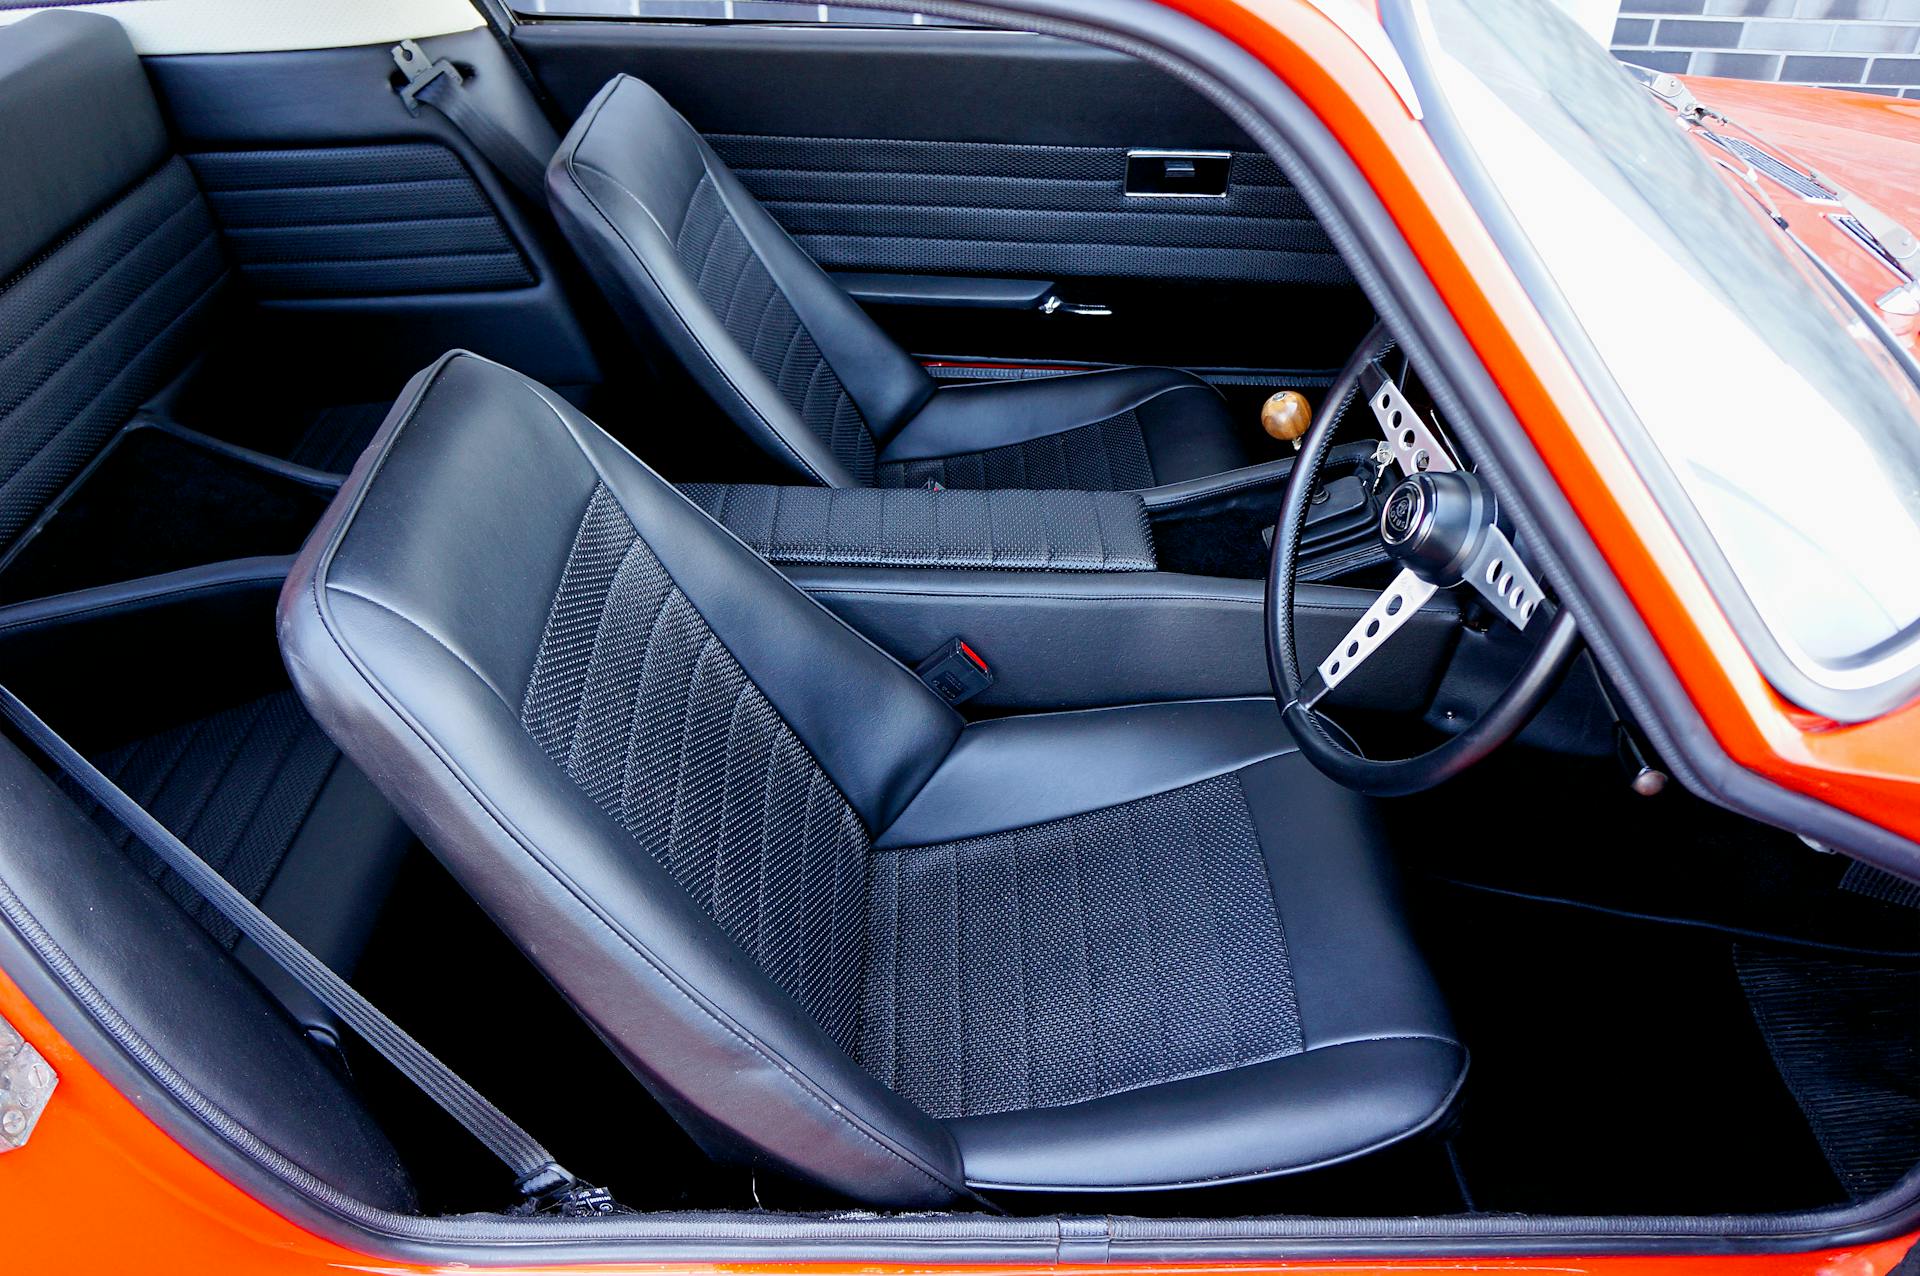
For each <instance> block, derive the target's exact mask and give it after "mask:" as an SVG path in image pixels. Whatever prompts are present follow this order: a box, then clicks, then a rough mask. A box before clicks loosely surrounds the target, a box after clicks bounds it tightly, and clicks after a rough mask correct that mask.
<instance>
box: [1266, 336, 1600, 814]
mask: <svg viewBox="0 0 1920 1276" xmlns="http://www.w3.org/2000/svg"><path fill="white" fill-rule="evenodd" d="M1392 346H1393V338H1392V337H1391V336H1389V335H1388V334H1387V331H1386V327H1385V325H1384V324H1376V325H1375V326H1374V328H1373V330H1372V331H1371V332H1369V333H1368V334H1367V336H1366V337H1365V339H1363V340H1362V341H1361V343H1360V345H1359V346H1358V347H1357V348H1356V349H1355V350H1354V352H1353V354H1352V355H1351V356H1350V357H1349V358H1348V360H1347V363H1346V366H1345V367H1343V368H1342V369H1341V370H1340V374H1339V375H1338V376H1337V377H1335V378H1334V382H1333V385H1332V386H1331V387H1330V388H1329V390H1328V392H1327V398H1326V403H1327V404H1328V405H1330V408H1329V410H1327V411H1324V412H1322V413H1321V415H1320V418H1319V419H1318V420H1317V421H1315V422H1314V423H1313V425H1312V427H1311V428H1310V429H1309V430H1308V431H1307V436H1306V438H1305V439H1304V440H1303V441H1302V443H1301V448H1300V453H1299V456H1298V457H1297V458H1296V459H1295V461H1294V465H1293V472H1292V474H1291V476H1290V477H1289V478H1288V480H1287V489H1286V495H1285V498H1284V501H1283V504H1282V506H1281V512H1280V518H1279V520H1278V521H1277V522H1276V523H1275V525H1274V531H1273V553H1272V556H1271V557H1270V558H1269V560H1268V563H1267V597H1266V616H1267V624H1266V632H1267V673H1268V676H1269V677H1270V678H1271V679H1272V682H1273V692H1274V698H1275V699H1276V700H1277V701H1278V703H1279V705H1280V713H1281V717H1282V718H1283V719H1284V720H1285V722H1286V724H1287V727H1288V729H1289V730H1291V731H1292V733H1293V737H1294V739H1295V740H1296V741H1297V742H1298V743H1299V745H1300V752H1301V753H1303V754H1304V755H1306V758H1307V760H1308V761H1309V762H1311V763H1312V764H1313V765H1314V767H1316V768H1317V769H1318V770H1319V771H1321V772H1322V773H1323V774H1325V775H1326V776H1327V777H1329V778H1330V779H1332V780H1334V781H1335V782H1336V783H1338V784H1341V785H1344V786H1345V787H1347V788H1349V789H1353V790H1355V791H1357V792H1360V793H1366V794H1370V795H1372V796H1374V797H1398V796H1402V795H1404V794H1408V793H1419V792H1422V791H1423V790H1426V789H1430V788H1433V787H1434V786H1436V785H1438V784H1442V783H1445V782H1446V781H1447V780H1450V779H1452V778H1453V777H1454V776H1456V775H1458V774H1460V773H1461V772H1462V771H1464V770H1466V769H1467V768H1468V767H1470V766H1472V765H1473V764H1474V763H1476V762H1478V761H1480V760H1481V759H1482V758H1484V757H1486V756H1487V755H1488V754H1490V753H1492V752H1493V751H1494V750H1495V749H1497V748H1499V747H1500V746H1501V745H1503V744H1505V743H1506V742H1507V741H1508V740H1510V739H1512V738H1513V736H1514V735H1515V734H1517V733H1518V732H1519V730H1520V728H1522V727H1524V726H1525V725H1526V724H1527V722H1528V720H1529V719H1531V718H1532V717H1533V715H1534V714H1535V713H1536V712H1537V711H1538V710H1539V708H1540V706H1541V705H1542V704H1544V703H1546V700H1547V697H1548V696H1550V695H1551V694H1552V693H1553V690H1554V688H1555V687H1556V686H1558V685H1559V682H1560V679H1561V677H1562V675H1564V674H1565V673H1566V670H1567V666H1568V665H1569V664H1570V663H1571V662H1572V660H1573V657H1574V655H1575V654H1576V653H1577V652H1578V651H1579V649H1580V635H1579V631H1578V629H1577V628H1576V627H1575V625H1574V622H1573V617H1572V615H1571V614H1570V613H1568V612H1567V611H1565V610H1564V609H1562V610H1560V611H1558V612H1556V613H1555V614H1554V615H1553V617H1552V620H1551V621H1550V623H1549V624H1548V627H1547V633H1546V636H1545V637H1544V638H1543V639H1542V640H1541V642H1540V643H1539V645H1538V646H1536V647H1535V648H1534V650H1533V652H1532V654H1530V655H1529V656H1528V658H1527V662H1526V664H1525V665H1524V666H1523V667H1522V668H1521V670H1520V672H1519V674H1518V675H1517V676H1516V677H1515V678H1514V680H1513V681H1512V682H1511V683H1509V684H1508V685H1507V689H1506V690H1505V691H1504V692H1502V693H1501V694H1500V698H1499V699H1497V700H1496V701H1494V703H1493V705H1492V706H1491V707H1490V708H1489V709H1488V710H1487V711H1486V712H1485V713H1483V714H1481V715H1480V717H1479V718H1477V719H1475V720H1474V722H1473V723H1472V724H1470V725H1469V726H1467V727H1466V728H1465V729H1464V730H1462V731H1461V732H1460V734H1459V735H1456V736H1454V737H1453V738H1452V739H1450V740H1448V741H1446V742H1445V743H1443V744H1440V745H1437V746H1435V747H1434V748H1432V749H1429V750H1427V751H1426V752H1425V753H1421V754H1418V755H1416V756H1414V757H1411V758H1400V759H1394V760H1390V761H1387V760H1378V759H1374V758H1368V757H1364V756H1362V755H1361V754H1359V753H1357V752H1355V751H1354V750H1353V749H1350V748H1348V747H1347V746H1346V745H1345V744H1343V743H1342V742H1341V741H1340V740H1339V739H1338V738H1337V736H1336V734H1335V732H1336V731H1338V728H1337V727H1335V728H1333V729H1332V730H1329V725H1330V724H1329V723H1328V721H1327V720H1326V719H1324V718H1322V717H1321V715H1320V714H1319V712H1318V711H1317V710H1315V709H1312V708H1309V707H1307V706H1306V705H1304V704H1302V703H1301V701H1300V694H1301V688H1302V686H1303V680H1302V678H1301V676H1300V660H1299V653H1298V651H1297V649H1296V648H1295V646H1294V640H1295V634H1294V625H1293V599H1294V586H1295V582H1296V578H1297V575H1298V571H1299V557H1300V536H1301V531H1302V529H1303V528H1304V527H1305V526H1306V519H1307V510H1308V507H1309V505H1310V503H1311V500H1312V496H1313V489H1314V487H1315V485H1316V484H1317V483H1318V482H1319V479H1320V470H1321V467H1322V466H1323V465H1324V464H1325V463H1326V458H1327V452H1328V451H1329V450H1330V448H1331V447H1332V444H1333V436H1334V433H1335V431H1336V430H1337V429H1338V427H1339V424H1340V421H1341V419H1342V418H1343V417H1344V416H1345V415H1346V412H1347V409H1348V408H1349V407H1350V406H1351V405H1352V403H1353V401H1354V400H1355V398H1356V397H1357V396H1358V393H1359V390H1360V385H1361V380H1362V377H1363V376H1364V374H1365V372H1366V370H1367V368H1368V367H1369V366H1371V365H1372V364H1373V362H1374V361H1375V360H1376V359H1378V358H1380V357H1381V356H1382V355H1383V354H1385V353H1386V352H1387V351H1388V350H1390V349H1391V348H1392ZM1339 734H1341V735H1344V734H1345V732H1339Z"/></svg>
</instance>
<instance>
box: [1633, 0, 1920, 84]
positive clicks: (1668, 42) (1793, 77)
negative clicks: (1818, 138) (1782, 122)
mask: <svg viewBox="0 0 1920 1276" xmlns="http://www.w3.org/2000/svg"><path fill="white" fill-rule="evenodd" d="M1613 51H1614V53H1616V54H1618V55H1619V56H1620V57H1621V58H1623V59H1625V60H1626V61H1628V62H1637V63H1639V64H1640V65H1642V66H1650V67H1653V68H1654V69H1655V70H1659V71H1670V72H1673V73H1674V74H1676V75H1724V76H1731V77H1733V78H1735V79H1742V80H1778V81H1783V82H1786V83H1792V84H1819V85H1825V86H1828V87H1832V88H1846V89H1853V90H1855V91H1857V92H1866V93H1882V94H1887V95H1890V96H1900V97H1920V0H1621V4H1620V16H1619V18H1618V20H1617V21H1616V22H1615V23H1614V28H1613Z"/></svg>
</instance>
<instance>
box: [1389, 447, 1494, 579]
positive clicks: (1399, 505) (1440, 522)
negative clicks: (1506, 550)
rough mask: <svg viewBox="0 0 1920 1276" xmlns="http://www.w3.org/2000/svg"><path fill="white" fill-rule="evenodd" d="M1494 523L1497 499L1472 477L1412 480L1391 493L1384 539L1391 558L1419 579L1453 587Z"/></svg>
mask: <svg viewBox="0 0 1920 1276" xmlns="http://www.w3.org/2000/svg"><path fill="white" fill-rule="evenodd" d="M1493 518H1494V503H1493V498H1492V496H1491V494H1489V493H1488V492H1487V490H1486V488H1485V487H1484V486H1482V485H1481V482H1480V480H1479V479H1478V478H1476V477H1474V476H1473V475H1471V474H1468V473H1465V472H1463V471H1459V470H1452V471H1441V472H1439V473H1422V474H1411V475H1408V476H1407V477H1406V478H1405V479H1403V480H1402V481H1401V482H1400V484H1399V486H1397V487H1395V488H1394V489H1393V490H1392V491H1391V492H1389V493H1387V503H1386V505H1385V507H1384V508H1382V509H1381V511H1380V539H1381V540H1382V541H1384V542H1385V543H1386V548H1387V553H1389V554H1391V555H1393V557H1395V558H1396V559H1398V560H1400V563H1401V565H1402V566H1404V567H1406V568H1407V569H1408V570H1410V571H1412V572H1413V573H1414V574H1415V575H1417V576H1420V577H1421V578H1423V579H1425V580H1428V581H1431V582H1432V583H1434V584H1436V585H1452V584H1454V583H1455V582H1457V581H1458V580H1459V579H1460V577H1461V573H1462V572H1464V571H1465V570H1466V567H1467V564H1468V563H1469V562H1471V561H1472V559H1473V553H1474V550H1475V549H1476V548H1478V546H1479V544H1480V541H1481V538H1482V537H1483V535H1484V534H1485V531H1486V528H1487V527H1488V526H1489V525H1490V524H1492V522H1493Z"/></svg>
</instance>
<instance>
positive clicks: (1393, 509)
mask: <svg viewBox="0 0 1920 1276" xmlns="http://www.w3.org/2000/svg"><path fill="white" fill-rule="evenodd" d="M1392 345H1393V339H1392V337H1390V336H1389V335H1388V334H1387V332H1386V328H1385V325H1376V326H1375V327H1374V329H1373V331H1371V332H1369V333H1368V334H1367V336H1366V338H1365V340H1363V341H1362V342H1361V343H1360V346H1359V348H1357V349H1356V350H1355V351H1354V352H1353V355H1352V356H1351V357H1350V358H1349V359H1348V360H1347V364H1346V366H1345V367H1344V368H1342V369H1341V370H1340V375H1339V376H1338V377H1336V378H1335V379H1334V383H1333V386H1332V388H1331V389H1330V390H1329V391H1328V392H1327V399H1326V402H1327V403H1329V404H1331V405H1332V410H1331V411H1328V412H1326V413H1324V414H1323V415H1322V416H1321V418H1320V419H1319V420H1318V421H1316V422H1314V424H1313V426H1312V427H1311V428H1310V429H1309V430H1308V432H1307V436H1306V438H1305V440H1304V441H1303V442H1302V444H1301V448H1300V454H1299V457H1298V459H1297V460H1295V462H1294V466H1293V473H1292V476H1291V478H1289V480H1288V482H1287V491H1286V498H1285V503H1284V505H1283V506H1282V507H1281V513H1280V519H1279V522H1278V523H1276V524H1275V525H1274V531H1273V558H1272V560H1271V562H1270V563H1269V565H1268V568H1267V672H1268V674H1269V675H1270V676H1271V677H1272V679H1273V692H1274V697H1275V699H1277V700H1278V701H1279V703H1280V705H1281V710H1280V712H1281V715H1282V716H1283V717H1284V718H1285V720H1286V724H1287V726H1288V728H1289V729H1290V730H1291V731H1292V732H1293V735H1294V738H1295V739H1296V740H1297V741H1299V744H1300V751H1301V752H1302V753H1304V754H1305V755H1306V756H1307V760H1308V761H1309V762H1311V763H1313V765H1314V766H1316V767H1318V768H1319V769H1320V770H1321V771H1322V772H1324V773H1325V774H1326V775H1327V776H1329V777H1330V778H1332V779H1333V780H1335V781H1337V782H1339V783H1340V784H1343V785H1345V786H1346V787H1347V788H1350V789H1355V790H1357V791H1359V792H1361V793H1368V794H1372V795H1374V796H1376V797H1396V796H1399V795H1402V794H1407V793H1418V792H1421V791H1422V790H1424V789H1430V788H1432V787H1434V786H1435V785H1437V784H1440V783H1442V782H1443V781H1446V780H1449V779H1451V778H1453V777H1454V776H1456V775H1458V774H1459V773H1460V772H1462V771H1464V770H1466V769H1467V768H1468V767H1470V766H1472V765H1473V764H1474V763H1476V762H1478V761H1480V759H1482V758H1484V757H1486V756H1487V755H1488V754H1489V753H1492V752H1493V751H1494V750H1495V749H1497V748H1499V747H1500V746H1501V745H1502V744H1505V743H1506V742H1507V741H1508V740H1509V739H1511V738H1512V737H1513V735H1514V733H1516V732H1517V731H1519V730H1520V728H1521V727H1523V726H1525V725H1526V724H1527V720H1528V719H1530V718H1532V717H1533V715H1534V713H1535V712H1536V711H1537V710H1538V709H1539V708H1540V706H1541V705H1542V704H1544V703H1545V702H1546V699H1547V697H1548V696H1549V695H1551V694H1552V693H1553V689H1554V687H1555V686H1557V685H1558V683H1559V681H1560V677H1561V675H1562V674H1564V673H1565V672H1566V669H1567V665H1568V663H1569V662H1570V661H1571V660H1572V659H1573V657H1574V654H1575V653H1576V652H1577V651H1578V650H1579V648H1580V635H1579V632H1578V631H1577V629H1576V628H1575V626H1574V623H1573V617H1572V616H1571V615H1570V614H1568V613H1567V612H1566V611H1563V610H1562V611H1554V610H1553V608H1552V605H1551V604H1550V603H1548V602H1547V600H1546V597H1545V595H1544V593H1543V592H1542V591H1541V588H1540V585H1539V583H1538V582H1537V581H1536V580H1535V579H1534V576H1533V573H1532V572H1531V571H1529V570H1528V569H1527V565H1526V563H1525V562H1524V561H1522V559H1521V557H1520V555H1519V553H1518V552H1516V551H1515V549H1514V547H1513V543H1512V542H1511V541H1510V540H1508V539H1507V536H1506V533H1505V532H1503V531H1501V530H1500V526H1499V523H1500V518H1499V514H1500V510H1499V504H1498V502H1497V501H1496V500H1495V499H1494V494H1493V491H1492V490H1491V489H1490V488H1489V487H1488V486H1487V485H1486V483H1485V482H1483V481H1482V480H1481V479H1480V478H1479V477H1477V476H1476V475H1474V474H1471V473H1469V472H1468V471H1465V470H1462V469H1460V468H1458V467H1457V466H1456V465H1455V464H1454V462H1453V458H1452V457H1451V456H1450V455H1449V454H1448V452H1447V450H1446V448H1445V447H1444V446H1442V445H1441V443H1440V441H1439V439H1438V438H1437V437H1436V436H1435V435H1434V433H1433V432H1432V431H1431V430H1430V429H1428V427H1427V425H1426V424H1425V423H1424V422H1423V421H1422V420H1421V419H1420V417H1419V414H1418V413H1416V412H1415V411H1414V409H1413V407H1412V405H1410V404H1409V403H1408V402H1407V401H1406V399H1405V398H1404V397H1403V396H1402V394H1401V392H1400V387H1399V386H1398V385H1396V384H1395V383H1394V381H1393V379H1392V378H1391V377H1390V376H1388V375H1387V373H1386V372H1385V370H1384V369H1382V368H1381V367H1380V364H1379V362H1378V361H1379V359H1380V357H1381V356H1382V355H1384V354H1385V353H1386V352H1387V351H1388V350H1389V349H1391V348H1392ZM1362 395H1365V396H1366V397H1365V402H1366V404H1367V406H1368V408H1369V409H1371V411H1372V413H1373V416H1374V418H1375V419H1376V420H1377V421H1378V422H1379V424H1380V429H1381V432H1382V433H1383V434H1385V435H1386V439H1387V449H1388V450H1389V451H1390V452H1391V453H1392V455H1393V459H1394V461H1395V463H1396V464H1398V465H1399V467H1400V471H1401V473H1402V475H1403V476H1404V477H1402V479H1401V481H1400V483H1399V485H1398V486H1397V487H1395V488H1394V489H1393V491H1392V492H1390V493H1388V495H1387V502H1386V505H1385V507H1384V509H1383V510H1382V512H1381V516H1380V538H1381V540H1382V542H1383V543H1384V544H1385V546H1386V550H1387V553H1388V554H1389V555H1391V556H1392V557H1393V559H1394V560H1395V561H1396V562H1398V563H1399V564H1400V573H1399V575H1397V576H1395V577H1394V579H1393V583H1392V584H1390V585H1388V586H1387V587H1386V589H1384V590H1382V591H1381V593H1380V596H1379V597H1378V598H1376V599H1374V601H1373V605H1372V606H1370V607H1368V608H1367V610H1366V613H1365V614H1364V615H1362V616H1361V617H1360V619H1359V621H1357V622H1356V623H1355V624H1354V626H1353V628H1352V629H1350V630H1348V631H1347V636H1346V637H1344V638H1342V639H1341V640H1340V643H1339V645H1338V646H1336V647H1335V648H1334V649H1333V651H1332V652H1331V653H1330V654H1329V655H1328V656H1327V658H1326V659H1325V660H1322V661H1321V662H1320V664H1319V665H1318V667H1316V668H1315V669H1314V670H1313V672H1312V673H1311V674H1310V675H1309V676H1308V677H1306V678H1304V679H1303V678H1302V677H1301V676H1300V663H1299V656H1298V653H1297V652H1296V651H1295V649H1294V628H1293V594H1294V579H1295V576H1296V574H1297V571H1298V566H1299V555H1300V535H1301V531H1302V529H1303V528H1304V527H1305V526H1306V521H1307V509H1308V506H1309V505H1310V504H1311V502H1312V499H1313V489H1314V487H1315V485H1316V484H1317V483H1318V482H1319V477H1320V468H1321V465H1322V464H1323V463H1324V462H1325V460H1326V455H1327V451H1328V449H1329V448H1330V447H1331V445H1332V441H1333V436H1334V432H1335V431H1336V430H1337V429H1338V428H1339V425H1340V420H1341V418H1342V417H1343V416H1344V415H1345V414H1346V411H1347V409H1348V407H1349V406H1350V405H1351V404H1352V403H1353V402H1354V401H1355V399H1357V398H1359V397H1360V396H1362ZM1461 586H1464V587H1466V588H1470V589H1472V590H1473V591H1474V592H1475V593H1477V594H1479V595H1480V597H1482V598H1483V599H1485V600H1486V601H1487V602H1488V603H1489V604H1491V606H1492V607H1493V609H1494V611H1496V612H1497V613H1499V615H1500V617H1501V619H1502V620H1503V621H1504V622H1505V623H1508V624H1511V625H1513V626H1514V627H1515V628H1517V629H1521V630H1524V629H1526V628H1527V626H1528V624H1529V623H1530V622H1532V621H1533V620H1534V618H1535V616H1536V615H1538V616H1540V617H1541V618H1542V619H1543V620H1545V621H1546V628H1547V632H1546V636H1545V637H1544V638H1543V639H1542V640H1541V642H1540V644H1539V645H1538V646H1537V647H1535V648H1534V649H1533V652H1532V653H1531V654H1530V655H1529V656H1528V657H1527V662H1526V664H1525V666H1524V667H1523V668H1522V669H1521V671H1520V673H1519V675H1518V676H1516V677H1515V678H1514V680H1513V681H1512V682H1511V683H1509V684H1508V686H1507V689H1506V690H1505V691H1504V692H1502V693H1501V695H1500V698H1499V699H1498V700H1496V701H1495V702H1494V704H1493V706H1492V708H1490V709H1488V710H1487V712H1486V713H1484V714H1482V715H1481V716H1480V717H1479V718H1478V719H1477V720H1475V721H1474V722H1473V723H1472V725H1470V726H1468V727H1467V728H1466V729H1465V730H1463V731H1462V732H1461V733H1460V734H1459V735H1456V736H1454V737H1453V738H1452V739H1450V740H1448V741H1447V742H1446V743H1445V744H1442V745H1439V746H1437V747H1435V748H1433V749H1430V750H1428V751H1427V752H1425V753H1422V754H1420V755H1419V756H1417V757H1412V758H1403V759H1400V760H1397V761H1379V760H1375V759H1372V758H1368V757H1365V756H1363V755H1361V754H1360V753H1359V752H1357V751H1356V750H1355V749H1354V748H1353V747H1351V746H1350V745H1348V744H1347V743H1344V742H1343V739H1342V737H1345V735H1346V733H1345V732H1344V731H1342V730H1341V729H1340V728H1339V727H1338V726H1335V725H1334V724H1332V723H1330V722H1329V721H1328V720H1327V719H1326V718H1324V717H1322V716H1321V714H1320V713H1319V712H1318V710H1317V709H1316V707H1315V706H1316V705H1318V704H1319V703H1320V701H1321V700H1322V699H1324V698H1325V697H1326V695H1327V694H1328V693H1329V692H1331V691H1332V690H1333V689H1334V688H1335V687H1337V686H1339V685H1340V684H1341V683H1342V682H1344V681H1346V680H1347V679H1348V678H1350V677H1352V676H1353V673H1354V671H1355V670H1357V669H1359V668H1360V666H1361V665H1362V664H1364V663H1365V662H1366V661H1367V660H1368V659H1369V658H1371V657H1372V656H1373V655H1374V654H1375V653H1377V652H1378V651H1379V650H1380V648H1381V647H1382V646H1384V645H1385V644H1386V642H1387V640H1388V639H1390V638H1392V637H1393V635H1394V634H1395V633H1396V632H1398V631H1399V629H1400V627H1401V626H1402V625H1404V624H1406V622H1407V619H1408V617H1410V616H1412V615H1413V614H1414V613H1415V612H1416V611H1418V610H1419V609H1420V607H1421V606H1422V605H1423V604H1425V603H1426V602H1427V600H1428V599H1430V598H1432V597H1433V596H1434V595H1435V594H1437V593H1438V592H1440V591H1441V590H1442V589H1452V588H1457V587H1461ZM1549 613H1551V615H1549Z"/></svg>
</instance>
